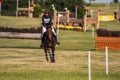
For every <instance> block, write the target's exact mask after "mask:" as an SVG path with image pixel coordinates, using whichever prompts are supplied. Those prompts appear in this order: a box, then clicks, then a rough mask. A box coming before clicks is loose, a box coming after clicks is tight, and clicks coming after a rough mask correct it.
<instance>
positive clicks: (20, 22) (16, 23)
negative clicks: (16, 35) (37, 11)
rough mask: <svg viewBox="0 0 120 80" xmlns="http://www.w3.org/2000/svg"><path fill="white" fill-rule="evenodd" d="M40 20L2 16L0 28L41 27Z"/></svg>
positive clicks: (0, 17)
mask: <svg viewBox="0 0 120 80" xmlns="http://www.w3.org/2000/svg"><path fill="white" fill-rule="evenodd" d="M40 25H41V19H40V18H27V17H10V16H0V26H8V27H15V28H30V27H40Z"/></svg>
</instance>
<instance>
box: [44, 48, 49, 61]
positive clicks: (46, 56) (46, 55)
mask: <svg viewBox="0 0 120 80" xmlns="http://www.w3.org/2000/svg"><path fill="white" fill-rule="evenodd" d="M45 58H46V60H47V61H49V59H48V54H47V49H45Z"/></svg>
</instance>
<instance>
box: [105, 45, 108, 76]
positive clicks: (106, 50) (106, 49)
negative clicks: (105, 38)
mask: <svg viewBox="0 0 120 80" xmlns="http://www.w3.org/2000/svg"><path fill="white" fill-rule="evenodd" d="M105 52H106V75H108V47H107V46H106V48H105Z"/></svg>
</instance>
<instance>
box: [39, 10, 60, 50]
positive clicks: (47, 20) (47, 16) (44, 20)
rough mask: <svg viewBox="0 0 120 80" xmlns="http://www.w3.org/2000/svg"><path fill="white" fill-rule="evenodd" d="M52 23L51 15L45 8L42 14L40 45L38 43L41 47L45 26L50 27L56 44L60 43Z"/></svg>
mask: <svg viewBox="0 0 120 80" xmlns="http://www.w3.org/2000/svg"><path fill="white" fill-rule="evenodd" d="M52 25H53V22H52V17H51V16H50V14H49V12H48V11H47V10H45V11H44V14H43V16H42V32H41V45H40V47H41V48H42V47H43V43H44V33H45V32H46V27H51V28H52V31H53V33H54V37H55V39H56V44H57V45H58V44H60V42H58V38H57V34H56V33H55V30H54V27H53V26H52Z"/></svg>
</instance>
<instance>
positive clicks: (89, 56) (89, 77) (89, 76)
mask: <svg viewBox="0 0 120 80" xmlns="http://www.w3.org/2000/svg"><path fill="white" fill-rule="evenodd" d="M88 80H91V55H90V50H89V51H88Z"/></svg>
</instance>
